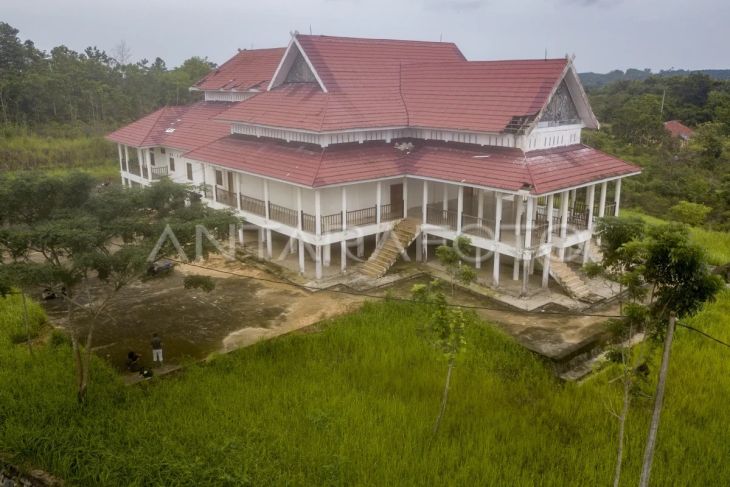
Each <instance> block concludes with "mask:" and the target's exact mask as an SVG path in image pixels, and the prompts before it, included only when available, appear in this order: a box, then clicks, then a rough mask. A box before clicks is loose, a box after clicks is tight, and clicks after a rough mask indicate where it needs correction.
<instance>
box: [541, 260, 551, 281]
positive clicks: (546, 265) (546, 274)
mask: <svg viewBox="0 0 730 487" xmlns="http://www.w3.org/2000/svg"><path fill="white" fill-rule="evenodd" d="M549 282H550V254H546V255H545V257H543V258H542V287H543V288H547V287H548V284H549Z"/></svg>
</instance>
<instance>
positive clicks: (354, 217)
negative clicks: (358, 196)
mask: <svg viewBox="0 0 730 487" xmlns="http://www.w3.org/2000/svg"><path fill="white" fill-rule="evenodd" d="M377 213H378V209H377V207H375V206H371V207H370V208H363V209H361V210H352V211H348V212H347V226H348V227H349V226H353V227H357V226H361V225H372V224H374V223H376V220H377V217H378V214H377Z"/></svg>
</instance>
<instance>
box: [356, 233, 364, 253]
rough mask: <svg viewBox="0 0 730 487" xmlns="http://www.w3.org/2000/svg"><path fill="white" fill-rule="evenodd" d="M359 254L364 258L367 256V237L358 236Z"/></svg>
mask: <svg viewBox="0 0 730 487" xmlns="http://www.w3.org/2000/svg"><path fill="white" fill-rule="evenodd" d="M357 256H358V257H359V258H363V257H364V256H365V237H358V238H357Z"/></svg>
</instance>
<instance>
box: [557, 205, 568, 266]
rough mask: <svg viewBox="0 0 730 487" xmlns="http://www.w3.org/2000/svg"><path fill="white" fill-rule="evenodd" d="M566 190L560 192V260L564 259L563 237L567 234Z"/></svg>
mask: <svg viewBox="0 0 730 487" xmlns="http://www.w3.org/2000/svg"><path fill="white" fill-rule="evenodd" d="M568 198H569V193H568V191H563V192H562V193H560V239H561V241H562V242H561V243H562V245H563V247H561V248H560V253H559V257H560V261H561V262H563V261H564V260H565V237H567V235H568Z"/></svg>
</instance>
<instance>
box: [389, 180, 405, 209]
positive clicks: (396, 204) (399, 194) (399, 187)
mask: <svg viewBox="0 0 730 487" xmlns="http://www.w3.org/2000/svg"><path fill="white" fill-rule="evenodd" d="M390 211H391V212H393V216H398V217H402V216H403V183H398V184H391V185H390Z"/></svg>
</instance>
